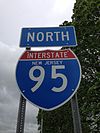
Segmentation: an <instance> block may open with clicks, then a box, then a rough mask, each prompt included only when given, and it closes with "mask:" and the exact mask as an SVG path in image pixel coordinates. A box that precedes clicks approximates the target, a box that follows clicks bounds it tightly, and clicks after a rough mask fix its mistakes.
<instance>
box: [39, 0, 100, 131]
mask: <svg viewBox="0 0 100 133" xmlns="http://www.w3.org/2000/svg"><path fill="white" fill-rule="evenodd" d="M68 25H74V26H75V29H76V34H77V43H78V47H75V48H73V51H74V52H75V54H76V55H77V56H78V58H79V60H80V62H81V67H82V80H81V84H80V88H79V89H78V101H79V107H80V113H81V121H82V131H83V133H98V132H100V74H99V73H100V0H76V3H75V6H74V10H73V16H72V22H67V21H65V22H64V23H63V24H62V25H60V26H68ZM43 118H44V129H43V133H55V132H57V133H73V125H72V123H73V122H72V117H71V107H70V102H68V103H67V104H65V105H64V106H63V107H61V108H59V109H57V110H54V111H50V112H45V111H43ZM38 120H39V121H40V120H41V117H39V119H38ZM47 129H48V131H47Z"/></svg>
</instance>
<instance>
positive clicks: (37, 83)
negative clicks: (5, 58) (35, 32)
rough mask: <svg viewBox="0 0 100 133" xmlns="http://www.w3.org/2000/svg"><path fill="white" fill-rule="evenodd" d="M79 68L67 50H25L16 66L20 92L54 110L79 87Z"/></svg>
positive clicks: (39, 105)
mask: <svg viewBox="0 0 100 133" xmlns="http://www.w3.org/2000/svg"><path fill="white" fill-rule="evenodd" d="M80 79H81V68H80V63H79V60H78V59H77V57H76V55H75V54H74V53H73V52H72V51H71V50H70V49H67V50H59V51H53V50H45V51H25V52H24V53H23V54H22V56H21V57H20V59H19V61H18V64H17V67H16V80H17V84H18V86H19V89H20V91H21V93H22V95H23V96H24V97H25V98H26V99H28V100H29V101H30V102H31V103H32V104H34V105H36V106H37V107H39V108H41V109H44V110H53V109H56V108H58V107H60V106H62V105H63V104H64V103H66V102H67V101H69V100H70V99H71V98H72V96H73V95H74V94H75V92H76V91H77V89H78V87H79V83H80Z"/></svg>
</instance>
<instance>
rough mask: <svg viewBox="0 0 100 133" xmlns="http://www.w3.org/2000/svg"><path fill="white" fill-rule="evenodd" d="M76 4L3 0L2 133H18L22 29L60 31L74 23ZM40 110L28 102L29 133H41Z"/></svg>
mask: <svg viewBox="0 0 100 133" xmlns="http://www.w3.org/2000/svg"><path fill="white" fill-rule="evenodd" d="M74 3H75V0H0V133H15V129H16V123H17V112H18V102H19V96H20V93H19V91H18V87H17V84H16V80H15V68H16V63H17V61H18V58H19V56H20V55H21V53H22V51H23V50H24V48H23V49H21V48H19V41H20V34H21V28H22V27H55V26H56V27H57V26H59V25H60V24H62V23H63V22H64V21H65V20H67V21H71V16H72V9H73V6H74ZM37 112H38V109H37V108H36V107H34V106H33V105H31V104H29V103H28V102H27V111H26V123H25V133H38V131H37V121H36V115H37Z"/></svg>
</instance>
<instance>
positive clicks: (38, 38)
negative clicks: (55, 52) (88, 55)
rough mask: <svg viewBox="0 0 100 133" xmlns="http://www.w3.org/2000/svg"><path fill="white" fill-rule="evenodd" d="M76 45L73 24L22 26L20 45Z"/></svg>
mask: <svg viewBox="0 0 100 133" xmlns="http://www.w3.org/2000/svg"><path fill="white" fill-rule="evenodd" d="M47 46H49V47H53V46H57V47H58V46H67V47H73V46H77V41H76V34H75V29H74V27H73V26H63V27H49V28H22V33H21V40H20V47H47Z"/></svg>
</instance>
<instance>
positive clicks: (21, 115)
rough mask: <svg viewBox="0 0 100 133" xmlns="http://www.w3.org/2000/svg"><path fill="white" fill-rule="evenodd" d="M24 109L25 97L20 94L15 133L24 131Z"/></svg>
mask: <svg viewBox="0 0 100 133" xmlns="http://www.w3.org/2000/svg"><path fill="white" fill-rule="evenodd" d="M25 110H26V99H25V98H24V97H23V96H22V95H21V96H20V102H19V111H18V118H17V128H16V133H24V123H25Z"/></svg>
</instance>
